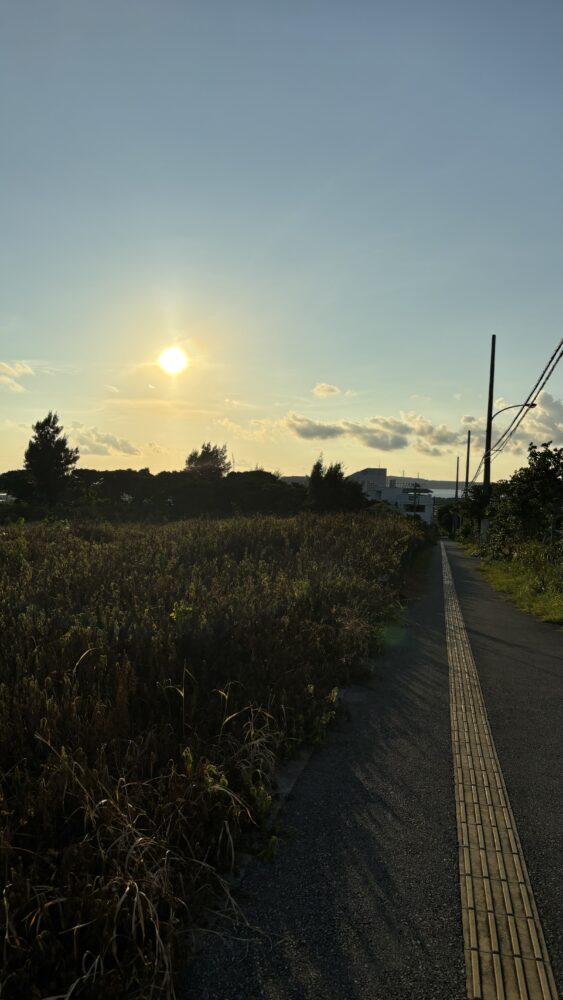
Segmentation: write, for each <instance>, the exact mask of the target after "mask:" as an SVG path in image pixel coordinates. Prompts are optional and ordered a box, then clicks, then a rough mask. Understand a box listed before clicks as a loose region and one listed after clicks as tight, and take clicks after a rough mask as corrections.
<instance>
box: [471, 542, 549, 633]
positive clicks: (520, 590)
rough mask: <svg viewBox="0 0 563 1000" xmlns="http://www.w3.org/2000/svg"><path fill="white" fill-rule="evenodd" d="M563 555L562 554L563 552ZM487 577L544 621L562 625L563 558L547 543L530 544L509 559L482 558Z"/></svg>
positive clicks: (519, 604) (521, 605)
mask: <svg viewBox="0 0 563 1000" xmlns="http://www.w3.org/2000/svg"><path fill="white" fill-rule="evenodd" d="M562 555H563V554H562ZM481 570H482V572H483V575H484V577H485V579H486V580H487V581H488V582H489V583H490V584H491V586H492V587H494V589H495V590H498V591H501V592H502V593H504V594H506V595H507V596H508V597H509V598H510V600H512V601H514V603H515V604H516V605H517V606H518V607H519V608H521V609H522V610H523V611H528V612H529V613H530V614H533V615H535V616H536V617H537V618H540V619H541V620H542V621H545V622H553V623H554V624H557V625H563V559H562V558H561V556H559V557H558V555H557V554H555V557H554V556H553V554H552V553H551V552H549V551H548V550H547V548H546V546H544V545H540V544H539V543H528V544H526V545H522V546H521V547H520V548H519V549H517V550H516V551H515V552H514V554H513V558H512V559H510V560H502V561H500V560H490V559H482V560H481Z"/></svg>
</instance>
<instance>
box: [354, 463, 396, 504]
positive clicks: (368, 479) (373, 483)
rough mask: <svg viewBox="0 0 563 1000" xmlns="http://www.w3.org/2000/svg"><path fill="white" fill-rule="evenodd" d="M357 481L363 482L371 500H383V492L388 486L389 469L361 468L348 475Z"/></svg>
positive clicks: (365, 491)
mask: <svg viewBox="0 0 563 1000" xmlns="http://www.w3.org/2000/svg"><path fill="white" fill-rule="evenodd" d="M347 478H348V479H352V480H353V481H354V482H356V483H361V485H362V488H363V491H364V493H365V494H366V496H367V497H369V499H370V500H382V499H383V496H382V492H383V491H384V490H385V489H386V486H387V469H360V471H359V472H353V473H352V475H350V476H348V477H347Z"/></svg>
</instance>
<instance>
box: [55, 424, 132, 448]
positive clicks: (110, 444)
mask: <svg viewBox="0 0 563 1000" xmlns="http://www.w3.org/2000/svg"><path fill="white" fill-rule="evenodd" d="M70 433H71V437H72V439H73V441H74V442H75V443H76V444H77V445H78V447H79V448H80V451H81V453H82V454H83V455H140V454H141V452H140V451H139V449H138V448H135V445H133V444H131V442H130V441H127V440H126V439H125V438H118V437H116V436H115V435H114V434H104V433H103V432H102V431H99V430H98V428H97V427H85V426H84V424H79V423H76V421H75V422H74V423H73V425H72V431H71V432H70Z"/></svg>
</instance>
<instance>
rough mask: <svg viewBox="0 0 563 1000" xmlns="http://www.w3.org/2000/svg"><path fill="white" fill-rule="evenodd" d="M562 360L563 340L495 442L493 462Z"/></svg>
mask: <svg viewBox="0 0 563 1000" xmlns="http://www.w3.org/2000/svg"><path fill="white" fill-rule="evenodd" d="M562 358H563V338H562V339H561V340H560V341H559V343H558V344H557V347H556V348H555V350H554V351H553V354H552V355H551V357H550V359H549V361H548V362H547V364H546V365H545V367H544V369H543V371H542V372H541V374H540V375H539V377H538V378H537V379H536V382H535V384H534V386H533V387H532V389H531V390H530V392H529V393H528V395H527V397H526V401H525V402H524V403H523V404H522V406H521V407H520V409H519V410H518V413H517V414H516V416H515V417H514V418H513V419H512V420H511V422H510V424H509V425H508V427H507V428H506V430H505V431H503V433H502V434H501V436H500V437H499V438H498V440H497V441H495V443H494V445H492V447H491V451H490V456H491V462H494V460H495V458H498V456H499V455H500V454H501V453H502V452H503V451H504V449H505V448H506V445H507V444H508V442H509V440H510V438H511V437H512V435H513V434H514V433H515V432H516V430H517V429H518V427H519V426H520V424H521V423H522V421H523V420H524V417H525V416H526V414H527V412H528V410H530V409H531V404H532V403H535V401H536V399H537V398H538V396H539V395H540V393H541V392H542V391H543V389H544V388H545V386H546V385H547V383H548V381H549V379H550V378H551V376H552V375H553V372H554V371H555V369H556V368H557V365H558V364H559V362H560V361H561V359H562ZM544 376H545V377H544ZM542 379H543V381H542ZM486 454H487V453H486V452H484V453H483V455H482V457H481V461H480V462H479V465H478V466H477V470H476V472H475V475H474V476H473V479H472V480H471V483H470V484H469V485H470V486H473V483H474V482H475V480H476V479H477V476H478V475H479V473H480V471H481V468H482V466H483V464H484V462H485V458H486Z"/></svg>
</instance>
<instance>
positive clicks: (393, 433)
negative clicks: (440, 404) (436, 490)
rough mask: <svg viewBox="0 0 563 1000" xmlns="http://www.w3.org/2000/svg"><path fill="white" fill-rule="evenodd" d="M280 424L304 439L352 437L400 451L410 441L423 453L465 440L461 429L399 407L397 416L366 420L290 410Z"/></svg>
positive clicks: (367, 444) (378, 447)
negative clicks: (330, 419)
mask: <svg viewBox="0 0 563 1000" xmlns="http://www.w3.org/2000/svg"><path fill="white" fill-rule="evenodd" d="M281 424H282V426H284V427H285V428H286V429H287V430H289V431H290V432H291V433H292V434H295V435H296V436H297V437H300V438H303V439H304V440H319V441H326V440H331V439H333V438H343V437H345V438H351V439H352V440H355V441H358V442H359V443H360V444H363V445H365V447H367V448H374V449H375V450H376V451H400V450H401V449H403V448H407V447H408V446H409V445H411V446H413V447H415V448H416V449H417V450H418V451H421V452H422V453H423V454H426V455H435V456H437V455H441V454H443V449H446V450H447V449H450V448H451V447H453V446H454V445H458V444H461V443H462V442H463V441H464V440H465V436H464V433H463V432H462V431H461V430H451V429H450V428H449V427H447V426H446V424H433V423H432V421H430V420H428V418H427V417H424V416H423V415H422V414H420V413H416V412H414V411H408V412H403V411H401V413H400V415H399V417H393V416H391V417H385V416H377V417H371V418H370V419H369V420H363V421H353V420H339V421H336V422H332V423H327V422H325V421H321V420H311V419H310V418H309V417H304V416H302V415H301V414H299V413H294V412H290V413H289V414H288V415H287V417H285V419H284V420H283V421H281Z"/></svg>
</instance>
